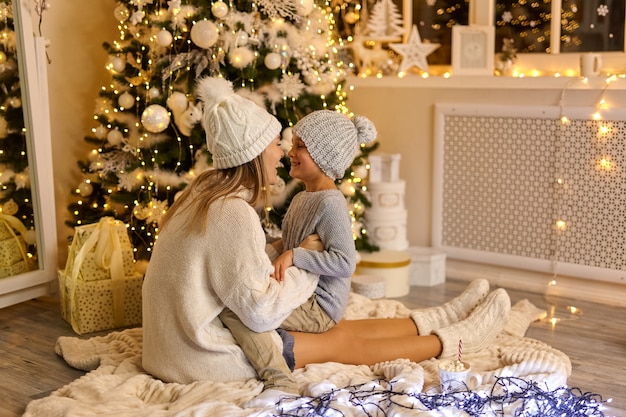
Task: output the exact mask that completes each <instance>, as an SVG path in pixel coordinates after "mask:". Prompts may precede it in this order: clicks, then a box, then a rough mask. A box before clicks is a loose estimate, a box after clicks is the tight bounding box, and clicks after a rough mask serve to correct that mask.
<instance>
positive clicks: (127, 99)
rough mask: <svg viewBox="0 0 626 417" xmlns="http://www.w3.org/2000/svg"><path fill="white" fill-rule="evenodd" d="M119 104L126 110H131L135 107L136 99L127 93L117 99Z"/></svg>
mask: <svg viewBox="0 0 626 417" xmlns="http://www.w3.org/2000/svg"><path fill="white" fill-rule="evenodd" d="M117 104H119V105H120V107H123V108H125V109H130V108H131V107H133V106H134V105H135V97H133V95H132V94H130V93H128V92H126V93H124V94H122V95H121V96H120V97H119V98H118V99H117Z"/></svg>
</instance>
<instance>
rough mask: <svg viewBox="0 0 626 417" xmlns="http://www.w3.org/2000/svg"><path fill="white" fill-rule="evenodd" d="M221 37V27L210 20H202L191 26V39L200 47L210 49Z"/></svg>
mask: <svg viewBox="0 0 626 417" xmlns="http://www.w3.org/2000/svg"><path fill="white" fill-rule="evenodd" d="M218 38H219V29H218V28H217V26H216V25H215V24H214V23H213V22H211V21H209V20H200V21H199V22H196V23H195V24H194V25H193V27H192V28H191V41H192V42H193V43H194V44H196V45H197V46H198V47H200V48H204V49H208V48H210V47H212V46H213V45H215V42H217V40H218Z"/></svg>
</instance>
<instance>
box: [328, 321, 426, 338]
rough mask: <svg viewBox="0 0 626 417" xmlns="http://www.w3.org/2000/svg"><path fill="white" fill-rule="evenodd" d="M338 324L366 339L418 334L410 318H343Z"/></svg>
mask: <svg viewBox="0 0 626 417" xmlns="http://www.w3.org/2000/svg"><path fill="white" fill-rule="evenodd" d="M336 326H339V327H341V328H344V329H346V330H348V331H351V332H353V333H354V334H358V335H359V336H360V337H363V338H366V339H380V338H388V337H402V336H417V326H416V325H415V322H414V321H413V320H412V319H409V318H406V319H362V320H341V321H340V322H339V323H337V325H336Z"/></svg>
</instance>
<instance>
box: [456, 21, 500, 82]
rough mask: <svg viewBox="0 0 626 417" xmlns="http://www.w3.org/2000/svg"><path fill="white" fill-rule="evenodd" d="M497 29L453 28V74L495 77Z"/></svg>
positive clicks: (479, 27)
mask: <svg viewBox="0 0 626 417" xmlns="http://www.w3.org/2000/svg"><path fill="white" fill-rule="evenodd" d="M494 45H495V28H494V27H493V26H482V25H454V26H452V74H454V75H493V70H494V55H495V54H494Z"/></svg>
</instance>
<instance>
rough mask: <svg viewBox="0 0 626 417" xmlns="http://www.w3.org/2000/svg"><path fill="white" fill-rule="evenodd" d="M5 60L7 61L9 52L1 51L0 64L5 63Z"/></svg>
mask: <svg viewBox="0 0 626 417" xmlns="http://www.w3.org/2000/svg"><path fill="white" fill-rule="evenodd" d="M5 62H7V54H5V53H4V52H2V51H0V65H2V64H4V63H5Z"/></svg>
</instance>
